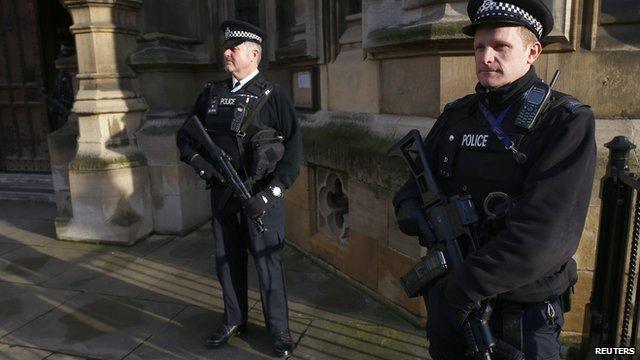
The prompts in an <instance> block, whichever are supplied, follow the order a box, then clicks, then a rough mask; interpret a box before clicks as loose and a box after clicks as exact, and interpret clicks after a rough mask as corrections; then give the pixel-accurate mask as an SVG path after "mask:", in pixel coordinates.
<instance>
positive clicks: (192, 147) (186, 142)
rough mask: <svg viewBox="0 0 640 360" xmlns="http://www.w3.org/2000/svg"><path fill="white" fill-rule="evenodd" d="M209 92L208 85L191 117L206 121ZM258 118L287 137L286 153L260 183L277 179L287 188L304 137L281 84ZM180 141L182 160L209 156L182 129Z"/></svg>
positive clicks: (179, 132)
mask: <svg viewBox="0 0 640 360" xmlns="http://www.w3.org/2000/svg"><path fill="white" fill-rule="evenodd" d="M261 77H263V75H262V73H258V75H256V76H255V77H254V78H253V79H251V80H250V81H249V82H247V84H245V85H243V87H242V89H240V90H239V93H241V92H242V91H243V90H244V89H245V88H246V87H247V86H248V85H249V84H251V83H252V82H254V81H257V80H258V79H260V78H261ZM225 81H228V82H229V84H230V83H231V79H228V80H225ZM229 88H230V86H229ZM208 92H209V90H208V89H207V87H205V90H204V91H202V93H200V95H199V96H198V99H197V100H196V102H195V104H194V105H193V109H192V110H191V113H190V114H189V117H191V116H192V115H197V116H198V118H199V119H200V121H201V122H203V124H206V117H207V109H208V107H209V105H210V104H209V102H210V99H209V96H208ZM258 120H259V121H261V122H262V123H263V124H264V125H266V126H269V127H272V128H274V129H276V130H277V131H278V132H279V133H280V134H281V135H282V136H283V137H284V141H283V144H284V147H285V151H284V155H283V157H282V159H281V160H280V161H279V162H278V163H277V166H276V168H275V170H274V172H273V173H272V174H271V175H269V176H268V177H267V178H266V179H264V181H262V182H261V183H262V184H265V185H266V184H269V183H274V182H277V183H279V184H280V185H282V186H284V187H285V188H289V187H290V186H291V185H292V184H293V182H294V181H295V179H296V177H297V176H298V171H299V169H300V161H301V157H302V139H301V132H300V127H299V124H298V120H297V119H296V114H295V110H294V107H293V104H292V102H291V100H290V99H289V96H288V95H287V94H286V93H285V92H284V90H283V89H282V87H280V86H279V85H278V84H275V85H274V88H273V92H272V93H271V94H270V96H269V98H268V99H267V102H266V103H265V104H264V106H263V107H262V109H261V110H260V113H259V114H258ZM214 121H215V118H214ZM245 121H248V120H245ZM205 126H206V125H205ZM177 145H178V148H179V150H180V160H182V161H184V162H185V163H187V164H188V163H189V160H190V159H191V157H192V156H193V155H194V154H196V153H199V154H201V155H203V156H205V157H207V154H206V151H204V149H203V148H199V147H198V146H197V145H196V144H194V141H193V139H192V138H191V137H190V136H189V135H188V134H187V133H186V132H185V131H184V130H182V129H180V130H178V135H177ZM223 149H224V147H223ZM245 165H246V164H245ZM236 170H238V169H236ZM239 173H240V172H239Z"/></svg>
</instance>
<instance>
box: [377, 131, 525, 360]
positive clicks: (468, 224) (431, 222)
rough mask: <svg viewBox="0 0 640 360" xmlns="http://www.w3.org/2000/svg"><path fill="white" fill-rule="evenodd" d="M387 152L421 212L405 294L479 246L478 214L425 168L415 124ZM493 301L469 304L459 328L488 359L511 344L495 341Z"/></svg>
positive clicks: (475, 353) (441, 274)
mask: <svg viewBox="0 0 640 360" xmlns="http://www.w3.org/2000/svg"><path fill="white" fill-rule="evenodd" d="M388 155H390V156H394V155H400V156H402V158H403V159H404V161H405V162H406V163H407V165H408V166H409V170H410V171H411V174H412V175H413V177H414V179H415V181H416V183H417V184H418V189H419V191H420V196H421V199H422V209H421V214H422V216H421V217H420V219H418V226H419V229H420V238H421V239H420V240H421V243H426V246H427V249H428V250H427V254H426V256H424V257H422V259H421V260H420V262H419V263H418V264H417V265H416V266H415V267H414V268H413V269H412V270H411V271H410V272H409V273H407V274H406V275H405V276H403V277H402V278H401V283H402V286H403V287H404V290H405V292H406V293H407V295H408V296H409V297H415V296H418V295H420V294H422V293H423V292H424V291H425V290H426V289H428V288H429V287H431V286H433V285H435V283H436V282H437V281H438V280H440V279H441V278H442V277H444V276H445V275H446V274H448V273H449V272H451V271H453V270H455V269H456V268H457V267H459V266H460V265H461V264H462V262H463V261H464V258H465V256H466V255H467V254H470V253H473V252H475V251H477V250H478V249H479V247H480V245H479V242H478V238H477V235H476V233H477V228H478V226H479V220H480V219H479V217H478V214H477V212H476V209H475V207H474V205H473V202H472V201H471V196H470V195H464V196H452V197H447V196H446V195H445V194H444V193H443V192H442V191H441V190H440V188H439V187H438V184H437V183H436V180H435V178H434V176H433V173H432V172H431V169H430V168H429V163H428V161H427V154H426V150H425V148H424V144H423V142H422V137H421V136H420V132H419V131H418V130H415V129H414V130H411V131H409V133H408V134H407V135H406V136H405V137H404V138H402V139H401V140H400V141H398V142H397V143H395V144H394V145H392V146H391V148H390V149H389V151H388ZM492 303H493V301H492V300H490V299H488V300H484V301H482V302H480V303H477V304H475V307H474V310H473V311H472V312H471V313H470V314H469V316H468V317H467V319H466V320H465V322H464V323H463V328H464V332H465V334H464V335H465V338H466V342H467V346H468V348H469V354H470V355H471V356H473V357H475V358H476V359H482V360H490V359H491V354H492V353H493V352H494V351H495V350H498V352H499V353H501V354H509V355H511V354H513V351H512V350H514V351H516V352H517V350H516V349H515V348H513V349H502V345H503V344H504V345H505V346H506V347H509V348H512V347H511V346H509V345H507V344H506V343H503V342H500V345H501V346H500V349H496V341H495V340H494V338H493V335H492V334H491V329H490V328H489V318H490V317H491V312H492V310H493V306H492Z"/></svg>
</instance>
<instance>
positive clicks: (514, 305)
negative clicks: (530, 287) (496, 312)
mask: <svg viewBox="0 0 640 360" xmlns="http://www.w3.org/2000/svg"><path fill="white" fill-rule="evenodd" d="M572 294H573V286H569V287H568V288H567V290H565V292H564V293H562V294H560V295H553V296H551V297H549V298H547V299H545V300H543V301H541V302H520V301H511V300H502V299H500V298H499V297H498V299H497V300H496V308H499V309H500V312H501V315H502V316H501V318H502V337H501V340H502V341H504V342H506V343H507V344H509V345H511V346H513V347H515V348H516V349H518V350H520V351H522V350H523V336H524V331H523V326H522V323H523V316H524V313H525V310H526V309H527V308H529V307H531V306H539V305H541V304H542V305H543V307H546V308H545V309H544V316H545V321H546V322H547V325H548V326H555V321H556V319H557V317H558V316H559V314H557V312H556V309H555V308H554V307H553V303H555V302H556V300H558V302H559V304H560V307H561V309H562V312H563V313H567V312H569V311H570V310H571V297H572Z"/></svg>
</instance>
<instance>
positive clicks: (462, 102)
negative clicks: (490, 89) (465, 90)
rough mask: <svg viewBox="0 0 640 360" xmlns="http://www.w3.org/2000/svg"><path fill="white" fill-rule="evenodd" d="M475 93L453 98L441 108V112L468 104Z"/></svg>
mask: <svg viewBox="0 0 640 360" xmlns="http://www.w3.org/2000/svg"><path fill="white" fill-rule="evenodd" d="M475 95H476V94H469V95H467V96H463V97H461V98H460V99H458V100H454V101H452V102H450V103H448V104H447V105H445V106H444V109H443V110H442V112H445V111H449V110H453V109H459V108H462V107H465V106H467V105H469V104H470V103H471V101H472V100H473V99H475Z"/></svg>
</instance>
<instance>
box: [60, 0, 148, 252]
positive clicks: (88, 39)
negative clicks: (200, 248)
mask: <svg viewBox="0 0 640 360" xmlns="http://www.w3.org/2000/svg"><path fill="white" fill-rule="evenodd" d="M141 4H142V1H141V0H101V1H91V0H64V1H63V5H64V6H65V7H66V8H67V9H68V11H69V12H70V13H71V16H72V18H73V26H71V28H70V30H71V31H72V33H73V34H74V36H75V40H76V48H77V55H78V76H77V77H78V80H79V84H78V87H79V90H78V93H77V95H76V101H75V103H74V106H73V112H75V113H76V114H77V115H78V131H79V136H78V151H77V153H76V156H75V158H74V159H73V161H72V162H71V163H70V164H69V185H70V194H71V203H72V207H73V216H72V217H71V218H69V219H63V218H60V219H57V221H56V232H57V235H58V238H60V239H64V240H74V241H92V242H106V243H119V244H132V243H134V242H135V241H137V240H139V239H141V238H143V237H145V236H147V235H148V234H149V233H151V231H152V230H153V217H152V211H151V200H150V195H149V174H148V170H147V166H146V163H147V161H146V158H145V157H144V155H143V154H142V153H141V152H140V149H139V148H138V145H137V140H136V137H135V132H136V130H138V129H139V128H140V126H141V124H142V122H143V119H144V115H145V111H146V110H147V104H146V102H145V100H144V99H143V98H142V97H141V96H139V95H138V90H137V82H136V79H135V76H134V74H133V72H132V71H131V69H130V68H129V66H128V65H127V57H128V55H129V54H131V53H132V52H133V51H134V50H135V48H136V36H137V34H138V32H139V31H138V24H137V21H138V12H139V9H140V6H141Z"/></svg>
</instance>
